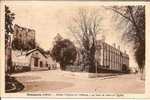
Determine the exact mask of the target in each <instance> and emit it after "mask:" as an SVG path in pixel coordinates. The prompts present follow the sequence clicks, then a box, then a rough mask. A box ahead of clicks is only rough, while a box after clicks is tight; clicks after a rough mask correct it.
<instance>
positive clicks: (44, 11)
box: [7, 3, 137, 67]
mask: <svg viewBox="0 0 150 100" xmlns="http://www.w3.org/2000/svg"><path fill="white" fill-rule="evenodd" d="M7 5H8V6H9V7H10V10H11V11H12V12H14V13H15V14H16V15H15V20H14V24H18V25H20V26H22V27H26V28H30V29H34V30H35V31H36V42H37V43H38V44H39V45H40V46H41V47H42V48H43V49H45V50H49V49H50V48H52V42H53V40H54V37H55V36H56V35H57V33H59V34H60V35H61V36H62V37H63V38H68V39H70V40H72V41H73V40H74V38H73V36H72V34H71V33H70V32H69V30H68V25H69V24H70V23H71V20H72V18H73V17H74V16H76V14H77V12H78V10H79V8H90V9H99V13H100V16H101V17H102V21H101V26H102V31H101V34H100V35H99V36H98V39H100V38H101V35H102V34H103V35H104V36H105V38H106V42H107V43H108V44H110V45H112V44H113V43H116V45H120V47H121V50H122V51H124V50H126V51H127V53H128V54H129V57H130V66H131V67H136V66H137V65H136V63H135V61H134V57H133V51H132V50H131V48H132V47H131V46H132V45H131V44H126V43H124V42H123V41H122V39H121V36H122V33H123V29H124V28H123V27H124V26H122V28H118V27H117V25H118V24H117V23H118V20H115V19H114V17H113V16H114V12H113V11H111V10H106V9H105V8H104V7H103V6H99V5H97V4H95V5H94V6H93V5H92V6H91V5H86V3H85V4H82V5H70V4H68V3H66V4H63V5H62V4H57V5H56V4H53V3H52V4H51V3H49V4H38V5H34V4H30V3H28V4H16V3H8V4H7ZM119 18H120V17H118V19H119Z"/></svg>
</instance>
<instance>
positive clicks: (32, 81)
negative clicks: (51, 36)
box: [13, 70, 144, 93]
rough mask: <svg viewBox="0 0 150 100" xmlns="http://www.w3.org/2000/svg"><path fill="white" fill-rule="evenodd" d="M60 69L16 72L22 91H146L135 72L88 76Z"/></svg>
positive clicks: (15, 75)
mask: <svg viewBox="0 0 150 100" xmlns="http://www.w3.org/2000/svg"><path fill="white" fill-rule="evenodd" d="M86 75H87V73H85V74H84V73H81V75H77V76H76V75H74V74H72V72H64V71H59V70H50V71H35V72H25V73H18V74H14V75H13V76H14V77H16V78H17V79H18V81H20V82H21V83H23V85H24V86H25V88H24V90H23V91H21V92H43V91H45V92H57V93H58V92H86V93H91V92H92V93H93V92H99V93H144V81H141V80H140V79H139V76H138V75H135V74H124V75H116V76H109V77H105V78H104V77H98V78H88V77H86Z"/></svg>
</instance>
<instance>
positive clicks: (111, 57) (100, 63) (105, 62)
mask: <svg viewBox="0 0 150 100" xmlns="http://www.w3.org/2000/svg"><path fill="white" fill-rule="evenodd" d="M77 51H78V52H77V60H76V61H75V65H76V66H80V71H88V70H86V69H88V66H84V65H83V64H82V63H83V59H84V57H83V56H82V49H81V48H77ZM95 60H96V62H95V64H96V66H97V67H96V68H95V69H96V70H97V72H125V73H126V72H128V71H129V55H128V54H127V53H126V52H122V51H121V50H120V46H118V48H116V45H115V44H114V45H113V46H111V45H109V44H108V43H106V42H105V39H102V40H97V43H96V52H95Z"/></svg>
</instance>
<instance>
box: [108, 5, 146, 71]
mask: <svg viewBox="0 0 150 100" xmlns="http://www.w3.org/2000/svg"><path fill="white" fill-rule="evenodd" d="M111 9H112V10H113V11H114V12H116V13H117V14H118V15H120V16H122V19H121V21H120V22H124V23H125V25H126V30H125V31H124V34H123V37H126V38H125V39H127V40H128V42H133V44H134V47H133V49H134V55H135V59H136V62H137V64H138V66H139V69H140V71H141V72H142V73H143V70H144V67H145V6H121V7H118V6H117V7H116V6H114V7H112V8H111ZM120 24H121V23H120Z"/></svg>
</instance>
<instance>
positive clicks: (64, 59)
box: [51, 39, 77, 70]
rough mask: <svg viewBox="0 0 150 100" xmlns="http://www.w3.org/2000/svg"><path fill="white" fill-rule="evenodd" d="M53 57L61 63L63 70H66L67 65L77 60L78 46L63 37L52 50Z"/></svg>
mask: <svg viewBox="0 0 150 100" xmlns="http://www.w3.org/2000/svg"><path fill="white" fill-rule="evenodd" d="M51 55H52V58H53V59H54V60H56V61H57V62H59V63H60V67H61V69H62V70H65V67H66V65H71V64H73V63H74V61H75V60H76V55H77V52H76V48H75V46H74V44H73V43H72V42H71V41H70V40H68V39H63V40H59V41H57V42H56V44H55V45H54V47H53V49H52V51H51Z"/></svg>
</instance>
